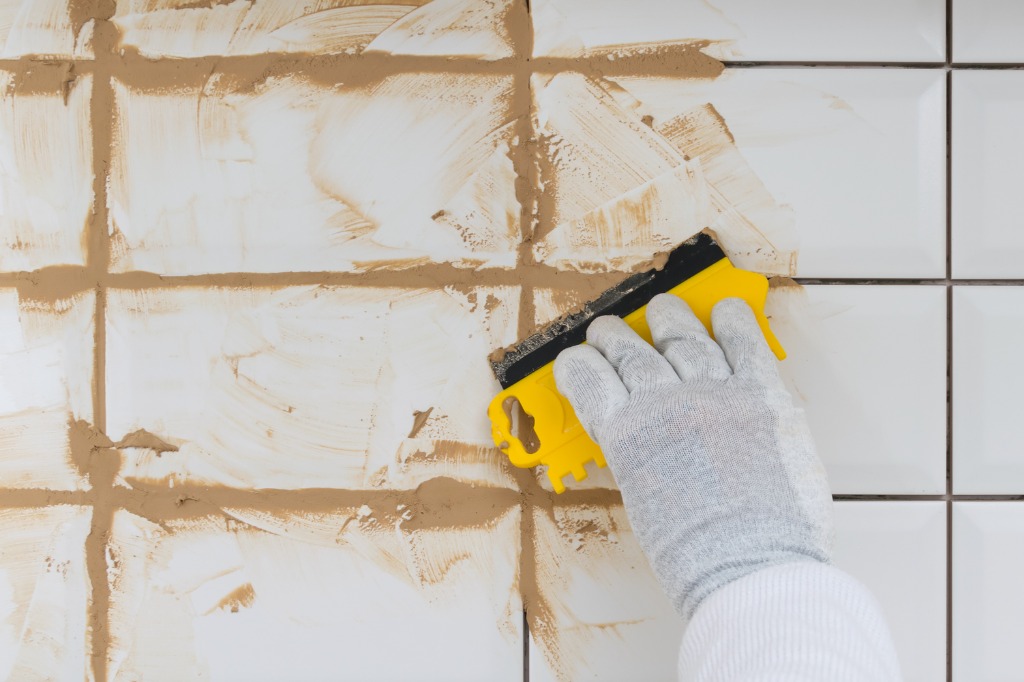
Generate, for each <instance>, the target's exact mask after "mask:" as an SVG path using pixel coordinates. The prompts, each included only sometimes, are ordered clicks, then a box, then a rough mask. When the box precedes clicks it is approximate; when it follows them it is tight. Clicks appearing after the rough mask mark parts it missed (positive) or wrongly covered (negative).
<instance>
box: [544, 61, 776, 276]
mask: <svg viewBox="0 0 1024 682" xmlns="http://www.w3.org/2000/svg"><path fill="white" fill-rule="evenodd" d="M639 80H641V79H625V78H621V79H616V80H595V79H592V78H586V77H584V76H582V75H575V74H558V75H556V76H554V77H549V78H540V77H538V78H537V79H535V85H536V88H535V92H536V95H535V99H536V114H535V116H536V119H537V124H538V128H539V131H540V134H541V136H542V139H543V140H544V141H545V146H546V149H547V153H546V157H547V159H548V163H550V165H551V170H550V171H549V175H550V180H549V183H550V185H551V194H552V195H553V197H554V198H553V200H552V202H551V204H552V206H551V209H550V211H549V212H548V213H547V214H545V213H542V215H541V229H540V230H539V234H540V237H541V238H540V240H539V241H538V243H537V245H536V246H535V248H534V254H535V255H536V257H537V258H538V259H540V260H541V261H544V262H548V263H551V264H554V265H556V266H558V267H562V268H572V269H578V270H584V271H594V270H597V271H600V270H607V269H617V270H628V269H630V268H634V267H636V266H637V265H638V264H639V263H640V262H642V261H644V260H648V259H650V257H651V255H652V254H653V253H654V252H657V251H662V250H665V249H670V248H672V247H674V246H675V245H676V244H678V243H679V242H681V241H683V240H684V239H686V238H687V237H689V236H690V235H692V234H695V233H696V232H699V231H700V230H701V229H704V228H710V229H712V230H713V231H714V232H715V234H716V235H717V237H718V239H719V241H720V243H721V244H722V246H723V248H724V249H725V251H726V253H727V254H729V256H730V258H732V260H733V262H734V263H735V264H736V265H738V266H739V267H743V268H746V269H750V270H754V271H759V272H766V273H772V274H792V273H793V272H794V271H795V267H796V265H795V259H796V256H795V229H794V225H793V219H792V215H791V213H790V211H789V210H788V209H787V208H785V207H782V206H780V205H779V204H778V203H777V202H776V201H775V199H774V198H773V197H772V195H771V194H770V193H769V191H768V190H767V189H766V188H765V186H764V185H763V184H762V183H761V181H760V180H759V179H758V177H757V176H756V175H755V174H754V172H753V171H752V170H751V168H750V167H749V165H748V164H747V163H746V161H745V160H744V158H743V156H742V154H740V152H739V150H738V149H737V147H736V144H735V140H734V139H733V137H732V135H731V133H730V132H729V129H728V126H727V124H726V122H725V121H724V120H723V119H722V117H721V115H720V114H719V113H718V112H717V111H716V110H715V109H714V107H713V106H712V105H711V104H703V105H701V106H697V107H693V108H690V109H686V110H682V111H679V112H677V113H676V114H675V115H674V116H673V117H671V118H670V119H668V120H664V119H661V118H659V119H655V117H654V116H653V115H651V113H650V111H648V108H647V104H646V102H644V101H641V100H640V99H638V98H637V97H635V96H633V95H632V94H631V92H630V90H629V86H630V85H632V84H634V83H636V82H637V81H639ZM647 80H654V79H647ZM663 80H664V81H665V83H666V84H668V85H669V86H670V85H671V84H672V83H678V82H679V79H663ZM624 84H625V85H624ZM655 92H657V91H656V90H655ZM658 113H659V114H661V113H662V112H661V111H660V110H659V111H658Z"/></svg>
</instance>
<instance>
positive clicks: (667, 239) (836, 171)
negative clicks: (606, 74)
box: [534, 68, 945, 277]
mask: <svg viewBox="0 0 1024 682" xmlns="http://www.w3.org/2000/svg"><path fill="white" fill-rule="evenodd" d="M944 90H945V87H944V79H943V77H942V74H941V73H938V72H934V71H925V70H919V71H915V70H880V69H878V70H872V69H861V70H845V69H843V70H826V71H820V70H804V69H798V70H793V69H786V70H783V69H770V68H768V69H735V70H727V71H726V72H725V73H724V74H722V75H721V76H719V77H718V78H716V79H714V80H696V79H673V78H645V77H622V78H615V79H612V80H610V81H604V80H601V79H594V78H588V77H584V76H582V75H577V74H558V75H555V76H553V77H544V78H540V77H538V78H537V79H535V81H534V99H535V108H536V111H537V113H536V116H537V119H538V125H539V126H540V128H539V130H540V133H541V135H542V140H541V142H542V146H543V148H544V149H545V153H546V155H547V157H548V159H549V160H550V164H551V170H550V174H551V177H550V180H549V182H550V184H551V185H552V189H551V190H550V191H549V192H547V193H546V195H545V197H544V198H543V199H542V203H541V211H540V224H539V232H538V233H537V236H536V237H535V243H536V246H535V247H534V253H535V256H536V257H537V258H538V259H539V260H541V261H542V262H545V263H550V264H553V265H556V266H558V267H563V268H572V269H587V270H600V269H607V268H608V267H609V266H612V267H630V266H634V265H635V264H636V263H638V262H640V261H642V260H643V259H645V258H646V259H649V258H650V256H651V254H652V253H654V252H657V251H660V250H665V249H666V248H670V246H671V245H672V244H674V243H678V241H679V240H680V239H682V238H685V237H686V236H687V235H689V234H693V233H695V232H697V231H699V230H700V229H703V228H704V227H707V226H710V227H711V228H712V229H714V231H715V233H716V234H717V235H718V236H719V238H720V239H721V241H722V242H723V244H724V245H725V247H726V250H727V252H728V253H729V254H730V256H732V257H733V260H734V261H735V262H736V263H737V265H739V266H740V267H745V268H748V269H753V270H758V271H761V272H771V273H776V274H793V273H794V272H795V274H797V275H799V276H803V277H940V276H942V274H943V273H944V269H945V266H944V261H945V181H944V178H943V168H944V165H943V159H944V156H945V141H944V138H945V132H944V131H945V113H944V103H943V100H944ZM593 130H601V131H602V132H601V134H600V135H591V134H589V131H593ZM823 169H827V170H823ZM850 187H854V188H856V191H853V192H851V191H850V190H849V188H850Z"/></svg>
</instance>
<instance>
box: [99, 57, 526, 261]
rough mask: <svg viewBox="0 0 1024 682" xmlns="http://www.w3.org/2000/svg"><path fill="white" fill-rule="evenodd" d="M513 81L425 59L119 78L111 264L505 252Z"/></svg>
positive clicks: (511, 245) (510, 208) (508, 247)
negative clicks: (372, 67) (232, 74)
mask: <svg viewBox="0 0 1024 682" xmlns="http://www.w3.org/2000/svg"><path fill="white" fill-rule="evenodd" d="M510 87H511V80H510V78H508V77H505V76H484V75H453V74H432V73H406V74H399V75H394V76H389V77H385V78H383V79H381V80H379V81H374V82H372V83H371V84H367V85H360V86H344V85H339V86H336V87H326V86H321V85H316V84H314V83H312V82H310V81H309V80H307V79H305V78H304V77H303V76H301V75H293V76H288V77H282V78H273V79H270V80H268V81H266V82H265V83H263V84H262V85H259V86H257V87H256V88H255V90H253V91H238V90H236V89H233V88H231V87H228V86H225V85H223V84H222V83H221V82H220V80H219V79H218V77H217V76H214V77H212V78H211V80H210V82H209V83H208V84H207V85H206V87H205V88H204V89H203V91H201V92H200V91H198V90H195V89H192V90H189V89H186V90H184V91H181V92H173V93H166V92H163V93H156V92H145V91H140V90H136V89H134V88H132V87H129V86H127V85H125V84H121V83H118V84H116V85H115V95H116V105H117V110H118V120H117V121H118V122H117V126H116V128H115V132H114V139H115V149H114V156H113V159H112V172H111V179H110V197H111V200H110V203H111V211H110V214H111V222H112V224H111V230H112V234H113V241H114V243H115V248H114V254H113V268H114V269H115V270H118V271H125V270H146V271H151V272H161V273H174V274H202V273H209V272H282V271H365V270H371V269H375V268H378V267H389V268H394V269H402V268H405V267H409V266H410V265H417V264H423V263H429V262H439V263H455V264H456V265H461V266H463V267H477V266H480V265H487V266H491V267H511V266H512V265H513V264H514V262H515V255H516V247H517V245H518V240H519V224H518V214H519V204H518V202H517V200H516V197H515V171H514V168H513V166H512V161H511V159H510V158H509V145H510V143H511V140H512V136H513V132H512V122H511V118H512V114H511V112H510V110H509V102H508V96H509V92H510ZM155 159H159V163H157V162H155V161H154V160H155ZM169 176H172V177H174V181H173V182H168V181H167V177H169Z"/></svg>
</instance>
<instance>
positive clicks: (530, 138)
mask: <svg viewBox="0 0 1024 682" xmlns="http://www.w3.org/2000/svg"><path fill="white" fill-rule="evenodd" d="M506 21H507V30H508V33H509V38H510V40H511V41H512V45H513V50H512V51H513V55H514V56H513V71H512V100H511V107H512V110H513V111H512V113H513V114H514V115H515V116H516V117H517V118H516V119H515V121H516V122H515V127H514V131H515V143H514V144H515V147H514V149H513V150H512V151H511V152H510V156H511V158H512V164H513V167H514V170H515V176H516V179H515V183H516V198H517V199H518V200H519V204H520V211H519V246H518V249H517V251H516V267H515V271H514V273H513V281H516V280H519V310H518V318H517V328H516V338H517V340H521V339H523V338H525V337H526V336H527V335H528V334H529V333H530V332H531V331H532V329H533V326H534V324H535V323H536V317H537V313H536V307H535V302H534V297H535V293H534V286H533V283H532V281H531V280H530V278H529V277H521V274H522V273H523V270H524V266H532V265H534V264H535V263H534V258H533V235H534V229H535V219H536V210H537V208H536V207H537V196H538V193H539V191H540V187H539V184H538V182H537V160H536V156H535V153H536V152H535V141H534V130H533V93H532V91H531V86H532V77H533V72H532V65H531V63H530V59H531V57H532V54H533V20H532V18H531V15H530V0H516V1H514V2H512V3H511V4H510V5H509V10H508V15H507V18H506ZM519 510H520V511H519V513H520V519H519V554H518V564H519V565H518V576H517V577H518V584H517V586H516V589H517V590H518V592H519V599H520V607H521V608H522V622H521V636H522V656H523V658H522V666H523V669H522V678H523V682H530V616H529V613H528V604H527V598H526V597H525V596H524V594H523V592H524V590H523V586H524V585H525V584H535V583H536V577H535V576H527V575H526V573H527V572H528V571H534V566H535V563H536V562H535V561H533V560H527V559H526V557H527V553H530V555H531V556H532V553H533V552H534V549H535V548H534V544H535V539H534V532H535V529H534V527H533V503H532V500H531V498H530V496H529V495H527V494H525V491H522V490H521V491H520V498H519Z"/></svg>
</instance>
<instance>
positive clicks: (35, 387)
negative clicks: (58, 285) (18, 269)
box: [0, 289, 93, 490]
mask: <svg viewBox="0 0 1024 682" xmlns="http://www.w3.org/2000/svg"><path fill="white" fill-rule="evenodd" d="M92 308H93V294H92V293H91V292H90V293H87V294H80V295H78V296H76V297H74V298H72V299H65V300H61V301H59V302H55V303H54V304H53V305H50V304H40V303H38V302H36V301H32V300H29V301H24V300H23V299H21V298H20V297H19V295H18V293H17V292H16V291H14V290H11V289H0V480H2V481H3V487H7V488H49V489H53V490H74V489H81V488H83V487H84V486H85V483H86V480H85V475H84V462H83V461H81V460H80V459H78V458H77V457H76V453H75V451H74V443H73V439H72V435H73V432H72V426H71V424H72V423H73V422H75V421H77V420H85V421H89V420H91V419H92V400H91V390H92V389H91V384H92V364H91V360H92Z"/></svg>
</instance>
